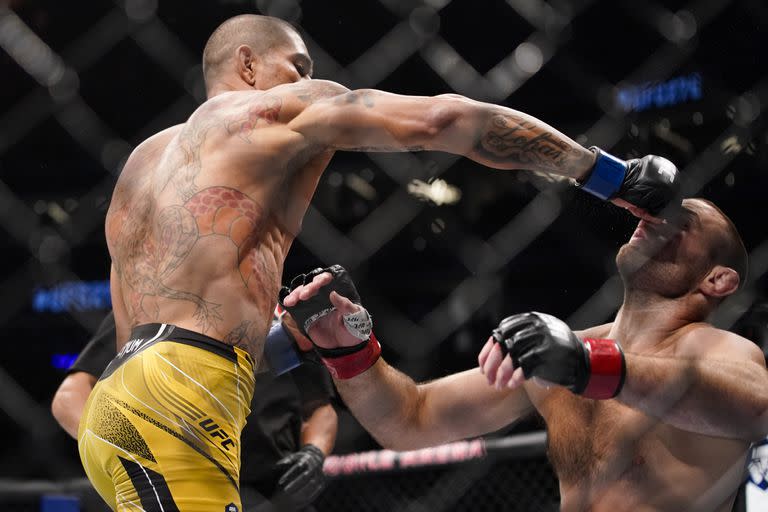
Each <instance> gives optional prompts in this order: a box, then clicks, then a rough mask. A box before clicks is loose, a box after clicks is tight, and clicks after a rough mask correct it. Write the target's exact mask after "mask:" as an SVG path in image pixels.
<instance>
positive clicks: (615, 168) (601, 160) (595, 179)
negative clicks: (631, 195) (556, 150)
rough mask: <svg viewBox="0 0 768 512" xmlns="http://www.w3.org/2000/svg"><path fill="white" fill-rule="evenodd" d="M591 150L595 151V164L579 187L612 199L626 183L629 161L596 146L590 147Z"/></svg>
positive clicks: (601, 197)
mask: <svg viewBox="0 0 768 512" xmlns="http://www.w3.org/2000/svg"><path fill="white" fill-rule="evenodd" d="M589 150H590V151H592V152H593V153H595V164H594V165H593V166H592V169H591V170H590V171H589V172H588V173H587V175H586V176H585V177H584V179H583V180H582V181H581V183H580V184H579V187H580V188H581V189H582V190H584V191H585V192H589V193H590V194H592V195H594V196H597V197H599V198H600V199H603V200H608V199H611V198H613V197H615V196H616V194H618V193H619V190H620V189H621V185H622V184H623V183H624V177H625V176H626V174H627V163H626V162H625V161H624V160H622V159H620V158H617V157H615V156H613V155H611V154H610V153H606V152H605V151H603V150H602V149H600V148H598V147H596V146H592V147H590V148H589Z"/></svg>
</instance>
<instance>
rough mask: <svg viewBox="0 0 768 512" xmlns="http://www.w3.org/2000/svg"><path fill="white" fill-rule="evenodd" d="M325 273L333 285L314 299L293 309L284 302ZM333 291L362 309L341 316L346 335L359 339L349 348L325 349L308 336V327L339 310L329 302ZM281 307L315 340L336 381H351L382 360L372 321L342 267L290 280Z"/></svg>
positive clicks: (334, 266)
mask: <svg viewBox="0 0 768 512" xmlns="http://www.w3.org/2000/svg"><path fill="white" fill-rule="evenodd" d="M324 272H329V273H330V274H331V276H333V279H332V281H331V282H330V283H328V284H327V285H325V286H323V287H322V288H320V291H319V292H318V293H317V294H316V295H315V296H314V297H311V298H309V299H307V300H300V301H299V302H297V303H296V305H294V306H291V307H288V306H286V305H285V304H284V303H283V299H284V298H285V297H286V296H287V295H288V294H289V293H290V292H291V291H292V290H294V289H295V288H296V287H298V286H301V285H303V284H307V283H309V282H311V281H312V279H314V278H315V276H317V275H320V274H322V273H324ZM332 291H335V292H336V293H338V294H339V295H341V296H342V297H346V298H347V299H349V300H350V301H352V302H353V303H354V304H357V305H358V306H360V308H361V309H360V310H359V311H357V312H356V313H352V314H348V315H344V316H343V317H342V319H343V324H344V327H345V328H346V330H347V332H348V333H349V334H351V335H352V336H353V337H354V338H357V339H358V340H360V343H357V344H355V345H352V346H346V347H337V348H325V347H321V346H319V345H318V344H316V343H315V342H314V340H312V337H311V336H310V335H309V328H310V327H311V326H312V324H313V323H315V322H317V321H318V320H319V319H321V318H323V317H324V316H326V315H328V314H330V313H332V312H333V311H335V310H336V308H335V306H334V305H333V304H331V301H330V299H329V295H330V293H331V292H332ZM280 305H281V306H282V307H283V308H284V309H285V310H286V311H288V312H289V313H290V314H291V316H292V317H293V319H294V320H295V321H296V324H297V326H298V328H299V330H300V331H301V332H302V333H303V334H304V335H305V336H306V337H307V338H309V339H310V340H311V341H312V343H313V345H314V348H315V351H316V352H317V354H318V355H319V356H320V360H321V361H322V362H323V364H324V365H325V366H326V368H328V372H329V373H330V374H331V375H332V376H333V377H334V378H335V379H351V378H352V377H355V376H356V375H359V374H361V373H363V372H364V371H366V370H367V369H368V368H370V367H371V366H373V365H374V364H375V363H376V361H377V360H378V359H379V356H380V355H381V345H380V344H379V341H378V340H377V339H376V336H375V335H374V334H373V319H372V318H371V315H370V314H369V313H368V311H367V310H366V309H365V308H364V307H363V306H362V304H361V301H360V295H359V294H358V293H357V288H355V283H354V282H353V281H352V278H351V277H350V275H349V273H348V272H347V271H346V270H345V269H344V267H342V266H341V265H333V266H330V267H327V268H316V269H315V270H313V271H312V272H309V273H307V274H300V275H298V276H296V277H295V278H294V279H293V280H292V281H291V286H290V288H287V287H284V288H283V289H282V290H281V291H280Z"/></svg>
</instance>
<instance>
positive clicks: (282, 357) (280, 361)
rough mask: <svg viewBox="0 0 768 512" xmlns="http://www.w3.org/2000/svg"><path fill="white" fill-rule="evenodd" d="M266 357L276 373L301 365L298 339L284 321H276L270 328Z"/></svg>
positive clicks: (265, 346) (266, 344)
mask: <svg viewBox="0 0 768 512" xmlns="http://www.w3.org/2000/svg"><path fill="white" fill-rule="evenodd" d="M264 359H265V360H266V361H267V365H269V369H270V370H271V371H272V373H273V374H274V375H282V374H284V373H286V372H289V371H291V370H293V369H294V368H296V367H297V366H300V365H301V358H300V357H299V351H298V347H297V345H296V341H295V340H294V339H293V336H291V335H290V334H289V333H288V331H286V330H285V327H283V323H282V322H279V321H278V322H275V323H274V324H272V327H271V328H270V329H269V334H267V341H266V343H264Z"/></svg>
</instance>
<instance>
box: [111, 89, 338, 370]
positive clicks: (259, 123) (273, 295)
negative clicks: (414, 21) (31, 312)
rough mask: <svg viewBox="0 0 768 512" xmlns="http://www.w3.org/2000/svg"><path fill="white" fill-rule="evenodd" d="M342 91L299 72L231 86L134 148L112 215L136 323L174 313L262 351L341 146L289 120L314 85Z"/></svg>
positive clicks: (119, 265) (172, 319)
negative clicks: (295, 78) (292, 255)
mask: <svg viewBox="0 0 768 512" xmlns="http://www.w3.org/2000/svg"><path fill="white" fill-rule="evenodd" d="M338 92H339V87H336V88H334V87H333V86H327V85H326V86H325V87H323V86H320V87H317V86H316V87H314V88H308V87H307V86H306V85H305V84H291V85H285V86H281V87H277V88H275V89H274V90H270V91H265V92H256V91H248V92H230V93H226V94H222V95H219V96H216V97H214V98H212V99H211V100H209V101H207V102H206V103H204V104H203V105H202V106H201V107H200V108H199V109H198V110H197V111H196V112H195V113H194V114H193V115H192V116H191V117H190V118H189V120H188V121H187V122H186V123H185V124H182V125H178V126H174V127H172V128H169V129H167V130H165V131H163V132H160V133H158V134H157V135H155V136H153V137H151V138H150V139H148V140H147V141H145V142H144V143H143V144H141V145H140V146H139V147H138V148H137V149H136V150H135V151H134V153H133V154H132V155H131V157H130V158H129V160H128V162H127V163H126V165H125V168H124V169H123V172H122V174H121V176H120V179H119V181H118V183H117V186H116V188H115V192H114V196H113V201H112V205H111V206H110V209H109V212H108V214H107V222H106V233H107V240H108V244H109V248H110V253H111V256H112V260H113V265H114V271H115V272H113V273H116V278H115V277H113V287H115V288H117V289H119V290H120V293H119V296H121V297H122V299H123V302H124V309H125V318H126V319H127V323H128V325H126V326H122V328H123V330H124V331H125V330H126V329H129V328H131V327H133V326H135V325H138V324H142V323H150V322H158V321H161V322H164V323H172V324H174V325H178V326H179V327H184V328H187V329H191V330H195V331H198V332H201V333H203V334H206V335H208V336H211V337H213V338H215V339H219V340H221V341H223V342H225V343H228V344H231V345H235V346H239V347H242V348H244V349H246V350H248V351H249V352H250V354H251V355H252V356H253V357H254V358H256V360H257V361H258V359H259V358H260V355H261V347H262V344H263V337H264V335H265V334H266V331H267V327H268V324H269V320H270V317H271V313H272V309H273V307H274V304H275V301H276V299H277V292H278V288H279V286H280V281H281V275H282V270H283V262H284V259H285V256H286V254H287V252H288V250H289V248H290V246H291V243H292V242H293V239H294V238H295V236H296V234H297V233H298V231H299V229H300V225H301V218H302V217H303V215H304V213H305V211H306V209H307V207H308V204H309V201H310V199H311V197H312V194H313V192H314V188H315V186H316V184H317V181H318V179H319V177H320V174H321V173H322V171H323V170H324V168H325V166H326V165H327V164H328V161H329V160H330V157H331V156H332V152H330V151H328V150H327V148H325V147H311V146H309V145H308V144H307V143H306V142H305V141H304V140H303V139H302V138H301V137H300V136H299V135H297V134H296V133H295V132H293V131H292V130H291V129H289V128H288V127H287V123H288V122H289V121H290V120H291V119H293V118H295V117H296V115H297V114H298V113H299V112H301V111H302V110H303V108H304V107H305V106H306V103H305V101H309V100H311V99H312V98H309V97H306V95H312V94H315V95H316V94H333V93H338ZM302 98H303V100H302ZM115 280H117V283H116V284H115ZM117 307H120V305H118V306H117ZM118 339H119V340H120V342H125V341H126V337H125V336H122V337H120V336H119V337H118Z"/></svg>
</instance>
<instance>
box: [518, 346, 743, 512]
mask: <svg viewBox="0 0 768 512" xmlns="http://www.w3.org/2000/svg"><path fill="white" fill-rule="evenodd" d="M591 335H593V336H594V335H595V334H591ZM598 336H599V334H598ZM658 355H662V354H661V353H659V354H658ZM526 390H527V391H528V395H529V396H530V398H531V401H532V402H533V405H534V406H535V407H536V409H537V410H538V412H539V413H540V414H541V415H542V417H543V418H544V420H545V421H546V424H547V433H548V455H549V458H550V461H551V462H552V465H553V467H554V469H555V471H556V473H557V475H558V479H559V480H560V492H561V503H562V508H561V510H562V511H563V512H577V511H578V512H581V511H591V512H603V511H606V512H623V511H627V512H629V511H631V512H661V511H667V512H677V511H686V512H691V511H717V512H721V511H722V512H726V511H730V510H731V506H732V504H733V500H734V497H735V493H736V489H737V488H738V487H739V484H740V482H741V479H742V477H743V474H744V468H745V464H746V456H747V451H748V448H749V445H748V443H747V442H745V441H740V440H733V439H725V438H716V437H710V436H704V435H700V434H695V433H692V432H687V431H683V430H679V429H677V428H674V427H672V426H670V425H667V424H664V423H662V422H661V421H659V420H658V419H656V418H653V417H651V416H648V415H646V414H644V413H642V412H640V411H638V410H636V409H632V408H630V407H627V406H625V405H623V404H622V403H620V402H618V401H616V400H603V401H601V400H589V399H584V398H581V397H579V396H576V395H574V394H573V393H571V392H569V391H567V390H566V389H564V388H560V387H552V388H549V389H545V388H543V387H541V386H538V385H536V384H533V383H528V384H526Z"/></svg>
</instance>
